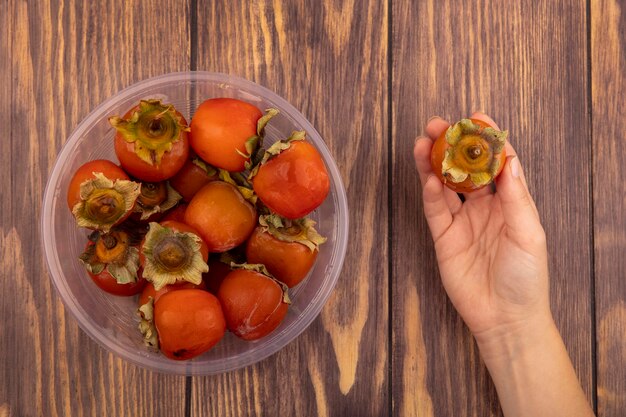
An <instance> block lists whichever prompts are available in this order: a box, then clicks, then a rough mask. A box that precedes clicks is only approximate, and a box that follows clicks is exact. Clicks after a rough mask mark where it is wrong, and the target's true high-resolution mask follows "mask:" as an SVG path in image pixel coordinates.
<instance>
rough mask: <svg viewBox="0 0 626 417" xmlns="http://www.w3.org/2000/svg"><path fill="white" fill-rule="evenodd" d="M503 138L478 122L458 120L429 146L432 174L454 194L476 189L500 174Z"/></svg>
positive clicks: (502, 132) (503, 155) (504, 153)
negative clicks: (430, 147)
mask: <svg viewBox="0 0 626 417" xmlns="http://www.w3.org/2000/svg"><path fill="white" fill-rule="evenodd" d="M507 135H508V133H507V132H506V131H499V130H497V129H495V128H493V127H492V126H490V125H489V124H487V123H486V122H484V121H482V120H478V119H462V120H460V121H459V122H457V123H455V124H453V125H451V126H450V127H449V128H448V129H447V130H445V131H444V132H442V133H441V135H440V136H439V137H438V138H437V139H436V140H435V143H433V147H432V151H431V159H430V161H431V165H432V169H433V172H434V173H435V175H437V177H439V179H440V180H441V181H442V182H443V183H444V184H445V185H446V186H447V187H448V188H450V189H451V190H453V191H455V192H457V193H469V192H472V191H476V190H479V189H481V188H483V187H485V186H486V185H488V184H490V183H491V182H493V181H494V180H495V178H496V177H497V176H498V175H500V172H502V168H503V167H504V162H505V160H506V151H505V148H504V145H505V143H506V137H507Z"/></svg>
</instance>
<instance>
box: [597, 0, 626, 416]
mask: <svg viewBox="0 0 626 417" xmlns="http://www.w3.org/2000/svg"><path fill="white" fill-rule="evenodd" d="M590 11H591V94H592V107H591V111H592V113H591V114H592V123H593V130H592V132H593V141H592V143H593V201H594V249H595V252H594V253H595V277H596V280H595V283H596V325H597V336H596V343H597V361H598V374H597V381H598V416H619V415H623V413H624V410H626V351H625V350H624V346H626V281H625V280H624V279H625V278H626V259H624V254H625V253H626V235H625V232H626V214H625V213H626V199H625V197H624V196H625V195H626V185H624V182H623V181H620V180H619V172H620V171H621V169H622V167H623V166H624V165H625V164H626V142H625V141H624V131H625V130H626V110H625V109H624V106H623V104H622V103H623V101H624V100H623V97H624V96H625V95H626V49H625V45H626V33H624V26H625V25H626V1H623V0H621V1H620V0H593V1H591V10H590Z"/></svg>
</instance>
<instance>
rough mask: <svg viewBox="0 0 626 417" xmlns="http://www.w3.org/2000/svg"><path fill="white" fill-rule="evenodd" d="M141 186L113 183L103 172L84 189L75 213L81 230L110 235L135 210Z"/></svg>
mask: <svg viewBox="0 0 626 417" xmlns="http://www.w3.org/2000/svg"><path fill="white" fill-rule="evenodd" d="M138 196H139V183H137V182H134V181H129V180H121V179H117V180H110V179H108V178H107V177H106V176H104V174H102V173H100V172H95V173H94V178H93V179H89V180H87V181H85V182H83V183H82V184H81V185H80V201H79V202H78V203H76V205H75V206H74V207H73V209H72V214H73V215H74V218H75V219H76V223H77V225H78V226H79V227H86V228H88V229H94V230H100V231H103V232H108V231H109V230H110V229H111V227H113V226H115V225H116V224H118V223H119V222H121V220H123V219H124V218H125V217H126V215H127V214H128V213H129V212H130V211H131V210H132V209H133V207H134V205H135V201H136V200H137V197H138Z"/></svg>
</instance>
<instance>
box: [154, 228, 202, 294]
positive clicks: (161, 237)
mask: <svg viewBox="0 0 626 417" xmlns="http://www.w3.org/2000/svg"><path fill="white" fill-rule="evenodd" d="M200 242H201V239H200V237H199V236H197V235H196V234H194V233H190V232H178V231H175V230H173V229H170V228H168V227H163V226H161V225H160V224H158V223H155V222H152V223H150V230H149V231H148V233H147V234H146V238H145V242H144V244H143V247H142V252H143V255H144V257H145V263H144V269H143V277H144V278H145V279H146V280H148V281H149V282H152V284H153V285H154V289H155V290H157V291H158V290H160V289H161V288H163V287H164V286H165V285H168V284H174V283H177V282H182V281H187V282H191V283H192V284H196V285H198V284H200V282H201V281H202V273H204V272H208V271H209V266H208V265H207V263H206V262H205V261H204V260H203V259H202V255H201V253H200V247H201V244H200Z"/></svg>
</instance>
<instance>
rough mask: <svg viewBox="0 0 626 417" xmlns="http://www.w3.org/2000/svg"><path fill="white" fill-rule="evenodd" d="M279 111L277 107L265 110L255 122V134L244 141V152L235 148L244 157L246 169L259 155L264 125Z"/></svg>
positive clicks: (253, 163) (255, 162) (263, 135)
mask: <svg viewBox="0 0 626 417" xmlns="http://www.w3.org/2000/svg"><path fill="white" fill-rule="evenodd" d="M278 113H280V111H279V110H278V109H274V108H270V109H267V110H265V114H264V115H263V116H261V117H260V118H259V120H258V121H257V124H256V135H253V136H250V137H249V138H248V139H247V140H246V142H245V145H244V146H245V148H246V152H245V153H244V152H241V151H240V150H237V153H238V154H239V155H241V156H243V157H244V158H245V159H246V163H245V164H244V167H245V168H246V169H251V168H252V167H253V166H254V165H256V164H257V163H258V162H259V160H260V159H261V156H260V155H259V154H260V153H261V152H260V150H261V147H262V146H263V138H264V137H265V127H266V126H267V124H268V123H269V121H270V120H271V119H272V118H273V117H274V116H276V115H277V114H278Z"/></svg>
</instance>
